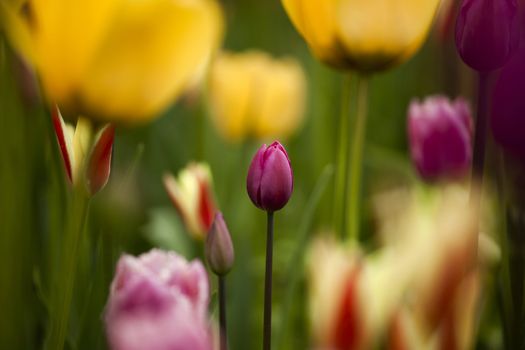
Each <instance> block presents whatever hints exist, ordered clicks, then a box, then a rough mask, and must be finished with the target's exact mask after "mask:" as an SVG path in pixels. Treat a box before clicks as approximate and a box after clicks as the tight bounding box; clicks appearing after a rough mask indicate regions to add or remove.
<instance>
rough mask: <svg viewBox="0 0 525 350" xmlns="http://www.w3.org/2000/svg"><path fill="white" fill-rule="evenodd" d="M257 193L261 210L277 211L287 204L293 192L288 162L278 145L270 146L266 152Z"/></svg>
mask: <svg viewBox="0 0 525 350" xmlns="http://www.w3.org/2000/svg"><path fill="white" fill-rule="evenodd" d="M263 162H264V163H263V165H262V167H263V169H264V171H263V173H262V176H261V185H260V188H264V191H259V192H260V193H259V196H260V203H261V205H262V208H263V209H268V210H269V209H271V210H273V211H275V210H279V209H281V208H282V207H284V205H285V204H286V203H287V202H288V199H289V198H290V195H291V193H292V190H293V176H291V171H292V170H291V166H290V160H289V159H288V157H287V155H286V151H285V150H284V149H283V148H282V146H281V145H280V144H276V143H274V144H272V145H271V146H270V147H268V149H267V150H266V152H265V154H264V160H263Z"/></svg>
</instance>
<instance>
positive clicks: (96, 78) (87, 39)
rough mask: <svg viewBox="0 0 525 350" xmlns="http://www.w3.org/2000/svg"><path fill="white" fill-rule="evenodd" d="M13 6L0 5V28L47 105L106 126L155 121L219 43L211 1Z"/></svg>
mask: <svg viewBox="0 0 525 350" xmlns="http://www.w3.org/2000/svg"><path fill="white" fill-rule="evenodd" d="M19 3H21V2H18V1H16V2H15V1H10V2H5V1H4V2H2V3H1V4H0V22H2V23H6V26H5V29H6V31H7V32H8V35H7V37H8V38H9V39H12V45H13V47H14V48H16V49H17V50H18V51H19V52H20V53H21V54H22V55H23V56H24V58H25V59H26V60H27V61H29V62H31V63H32V65H34V67H36V70H37V72H38V75H39V78H40V81H41V83H42V86H43V88H44V93H45V96H46V97H47V99H48V100H49V101H56V102H57V103H58V104H59V105H60V106H61V107H63V108H67V109H68V110H70V111H71V112H75V113H77V114H82V115H88V116H90V117H93V118H100V119H102V120H106V121H112V122H116V121H119V122H140V121H147V120H150V119H152V118H153V117H155V116H157V115H158V114H159V113H160V112H162V111H163V110H164V109H165V108H166V107H168V105H169V104H170V103H172V102H173V101H174V100H175V99H176V98H177V97H178V96H179V95H180V94H181V93H183V92H184V89H185V88H186V87H187V86H188V85H189V84H191V82H192V81H193V80H194V77H195V76H196V75H198V74H199V73H200V72H201V71H202V67H203V66H205V65H206V64H207V63H208V62H209V60H210V57H211V55H212V54H213V52H214V50H215V49H216V48H217V47H218V46H219V42H220V39H221V37H222V26H223V23H222V22H223V19H222V13H221V10H220V8H219V5H218V3H217V1H215V0H195V1H185V0H152V1H119V0H107V1H103V2H92V1H79V0H57V1H52V2H42V1H37V0H31V1H27V2H24V4H25V5H26V6H27V9H28V11H20V10H19V9H18V8H17V6H18V4H19ZM27 13H30V15H29V16H28V15H27ZM86 26H88V27H89V30H86Z"/></svg>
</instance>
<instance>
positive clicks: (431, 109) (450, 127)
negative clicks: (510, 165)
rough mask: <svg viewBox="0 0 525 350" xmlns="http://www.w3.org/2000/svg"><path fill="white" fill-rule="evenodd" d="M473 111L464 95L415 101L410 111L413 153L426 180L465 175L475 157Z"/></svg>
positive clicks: (409, 119) (409, 133) (409, 135)
mask: <svg viewBox="0 0 525 350" xmlns="http://www.w3.org/2000/svg"><path fill="white" fill-rule="evenodd" d="M471 125H472V120H471V113H470V109H469V106H468V104H467V102H466V101H465V100H463V99H461V98H458V99H456V101H454V102H450V101H449V100H448V99H447V98H445V97H440V96H435V97H429V98H427V99H426V100H425V101H424V102H423V103H419V102H418V101H413V102H412V103H411V104H410V107H409V111H408V137H409V140H410V153H411V155H412V161H413V162H414V164H415V166H416V168H417V170H418V171H419V174H420V175H421V177H423V179H425V180H435V179H437V178H442V177H457V176H462V175H465V174H466V172H467V171H468V169H469V167H470V163H471V159H472V146H471V128H472V127H471Z"/></svg>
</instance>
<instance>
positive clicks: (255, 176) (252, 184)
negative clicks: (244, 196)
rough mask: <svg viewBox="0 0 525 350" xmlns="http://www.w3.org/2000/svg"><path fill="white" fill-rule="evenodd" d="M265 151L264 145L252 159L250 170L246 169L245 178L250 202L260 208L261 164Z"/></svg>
mask: <svg viewBox="0 0 525 350" xmlns="http://www.w3.org/2000/svg"><path fill="white" fill-rule="evenodd" d="M265 151H266V145H262V146H261V148H259V150H258V151H257V153H256V154H255V156H254V157H253V160H252V163H251V164H250V168H249V169H248V176H247V178H246V189H247V191H248V196H249V197H250V199H251V200H252V202H253V203H254V204H255V205H257V207H259V208H261V209H263V208H262V207H261V180H262V176H263V162H264V154H265Z"/></svg>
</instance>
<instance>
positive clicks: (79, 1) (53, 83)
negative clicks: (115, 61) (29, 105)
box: [29, 0, 123, 104]
mask: <svg viewBox="0 0 525 350" xmlns="http://www.w3.org/2000/svg"><path fill="white" fill-rule="evenodd" d="M122 1H123V0H104V1H85V0H67V1H64V0H30V1H29V6H30V9H31V10H30V11H31V14H32V19H31V23H29V24H30V27H31V29H32V31H33V33H32V34H33V38H34V43H35V47H34V48H35V59H36V64H37V68H38V69H39V72H40V76H41V79H42V84H43V85H44V87H45V92H46V94H47V96H48V98H49V99H50V100H52V101H58V102H59V103H60V104H69V103H71V102H72V101H70V100H71V99H73V98H74V97H73V96H71V92H72V90H74V89H76V88H78V86H79V84H80V81H81V79H84V78H86V69H87V68H88V66H89V65H90V64H91V62H92V60H93V58H94V54H95V52H96V50H97V49H98V45H99V42H100V40H101V39H102V38H103V36H104V34H105V32H106V31H107V29H108V27H109V25H110V22H111V20H112V19H113V17H114V14H115V13H116V10H117V9H118V7H119V4H120V3H121V2H122ZM87 78H89V77H87ZM107 96H110V95H106V97H107Z"/></svg>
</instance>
